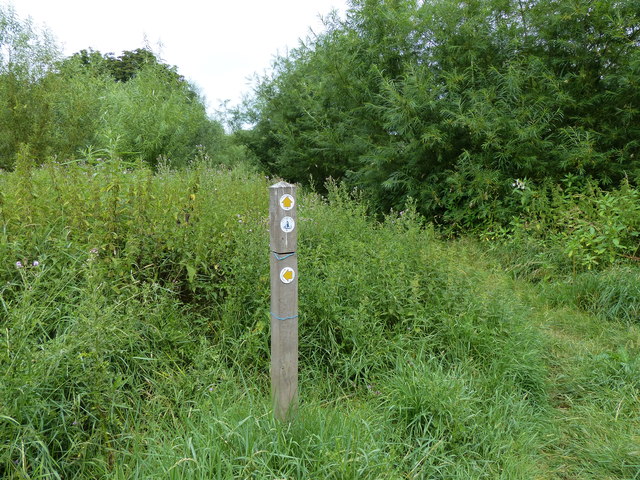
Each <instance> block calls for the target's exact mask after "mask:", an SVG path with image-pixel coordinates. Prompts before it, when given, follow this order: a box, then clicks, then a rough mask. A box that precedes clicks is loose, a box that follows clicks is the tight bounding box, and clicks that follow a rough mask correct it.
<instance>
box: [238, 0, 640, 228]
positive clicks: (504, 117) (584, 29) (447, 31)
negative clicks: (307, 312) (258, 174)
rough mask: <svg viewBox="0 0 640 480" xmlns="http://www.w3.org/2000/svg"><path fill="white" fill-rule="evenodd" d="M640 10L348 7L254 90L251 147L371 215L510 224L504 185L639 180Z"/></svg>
mask: <svg viewBox="0 0 640 480" xmlns="http://www.w3.org/2000/svg"><path fill="white" fill-rule="evenodd" d="M637 7H638V5H637V0H598V1H597V2H587V3H584V2H578V1H577V0H576V1H568V2H567V1H564V0H563V1H560V0H517V1H516V0H466V1H451V0H429V1H426V0H425V1H418V0H353V1H352V2H351V4H350V9H349V11H348V12H347V16H346V19H345V20H343V21H340V20H339V19H336V18H330V19H329V22H328V23H327V30H326V32H325V33H323V34H321V35H318V36H316V37H312V38H309V39H307V40H306V42H305V43H304V44H303V45H302V46H301V47H300V48H298V49H296V50H294V51H293V52H291V53H290V54H289V56H288V57H285V58H279V59H278V60H277V61H276V63H275V65H274V70H273V73H272V75H271V76H269V77H266V78H264V79H262V81H261V82H260V84H259V85H258V86H257V89H256V92H255V102H254V105H253V115H254V119H255V127H254V128H253V129H252V131H250V132H243V134H242V136H243V138H245V141H246V143H247V145H248V146H249V147H250V148H252V149H253V150H254V152H255V153H256V155H257V156H258V158H260V159H261V161H262V162H263V164H264V165H265V166H266V167H267V168H269V169H270V170H271V171H272V172H274V173H277V174H279V175H282V176H284V177H285V178H289V179H291V180H294V181H302V182H306V181H308V180H309V177H310V176H313V177H314V179H315V180H316V181H320V182H322V181H323V180H324V178H326V177H327V176H332V177H334V178H338V179H341V180H343V181H345V182H347V184H349V185H351V186H357V187H360V188H362V189H363V190H364V191H365V192H368V193H369V195H370V196H371V198H372V199H373V201H374V204H375V205H377V206H378V207H379V208H381V209H385V210H386V209H389V208H395V209H402V208H404V205H405V204H406V202H407V200H408V198H409V197H413V198H415V199H417V200H418V208H419V209H420V210H421V211H422V212H423V213H425V214H427V215H429V216H430V217H432V218H434V219H435V220H436V221H439V222H443V223H447V224H449V225H457V226H462V227H468V226H473V225H474V224H478V223H486V222H503V223H504V222H508V220H509V218H510V216H511V215H512V214H513V213H514V212H515V211H516V210H517V208H518V205H519V203H518V202H516V201H515V200H514V196H513V195H512V193H513V189H512V187H511V185H512V183H513V182H514V179H517V178H525V177H526V178H527V179H529V180H530V181H532V182H537V183H543V182H547V181H552V182H558V181H560V180H561V179H562V178H563V177H564V176H566V175H586V176H591V177H593V178H596V179H598V180H599V181H600V182H601V183H602V184H616V183H617V182H619V181H621V180H622V179H623V178H625V177H630V178H631V179H632V180H636V181H637V180H638V179H640V163H639V162H638V154H640V152H639V151H638V140H637V139H638V138H640V136H639V135H640V122H639V119H638V111H639V108H640V99H639V97H638V88H637V85H638V80H639V79H640V77H639V75H638V74H639V73H640V70H639V69H638V65H639V63H638V58H639V48H638V47H639V44H638V41H639V37H640V34H639V33H638V25H639V24H640V22H639V21H638V20H640V19H639V18H638V15H640V9H638V8H637Z"/></svg>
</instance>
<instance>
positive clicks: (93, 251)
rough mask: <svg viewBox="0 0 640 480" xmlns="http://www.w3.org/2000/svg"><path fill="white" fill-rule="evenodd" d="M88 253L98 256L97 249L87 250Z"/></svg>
mask: <svg viewBox="0 0 640 480" xmlns="http://www.w3.org/2000/svg"><path fill="white" fill-rule="evenodd" d="M89 253H90V254H91V255H98V249H97V248H92V249H91V250H89Z"/></svg>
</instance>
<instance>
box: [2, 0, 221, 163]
mask: <svg viewBox="0 0 640 480" xmlns="http://www.w3.org/2000/svg"><path fill="white" fill-rule="evenodd" d="M0 46H1V47H2V48H1V49H0V168H5V169H11V168H13V166H14V163H15V157H16V155H17V154H18V152H19V151H20V149H21V145H28V146H29V148H30V151H31V152H32V153H33V155H34V156H35V158H37V159H38V161H39V162H42V161H44V160H45V159H46V158H48V157H57V158H58V159H59V160H61V161H64V160H68V159H75V158H79V157H87V156H94V157H97V156H105V155H118V156H120V157H122V158H125V159H127V160H135V159H142V160H143V161H144V162H146V163H148V164H150V165H155V164H156V163H157V162H158V161H159V159H160V158H163V159H164V161H165V162H169V163H171V164H172V165H186V163H187V162H188V161H189V160H190V159H191V158H193V156H194V155H195V154H196V153H197V152H198V151H200V152H201V153H202V152H204V153H207V154H213V153H219V152H220V151H221V150H222V149H223V148H224V144H225V139H224V131H223V129H222V127H221V125H220V124H219V123H217V122H215V121H213V120H211V119H210V118H209V117H208V116H207V113H206V109H205V106H204V103H203V100H202V98H201V97H200V96H199V95H198V93H197V92H196V90H195V88H194V87H193V86H191V85H190V84H189V83H187V82H186V81H185V80H184V78H182V77H181V76H180V75H179V74H178V73H177V72H176V69H175V67H170V66H168V65H166V64H164V63H161V62H160V61H159V60H158V59H157V58H156V56H155V55H154V54H153V53H152V52H151V51H149V50H148V49H136V50H134V51H126V52H123V54H122V55H121V56H120V57H118V58H115V57H114V56H113V55H101V54H100V53H99V52H93V51H85V50H83V51H82V52H79V53H77V54H75V55H73V56H71V57H69V58H66V59H62V58H61V57H60V54H59V52H58V49H57V47H56V45H55V43H54V42H53V41H52V40H51V38H50V36H49V35H48V34H47V33H46V32H39V31H37V30H36V29H35V28H34V27H33V26H32V25H31V23H30V22H28V21H21V20H20V19H19V18H17V17H16V15H15V13H14V12H13V10H12V9H10V8H8V7H4V6H2V5H0Z"/></svg>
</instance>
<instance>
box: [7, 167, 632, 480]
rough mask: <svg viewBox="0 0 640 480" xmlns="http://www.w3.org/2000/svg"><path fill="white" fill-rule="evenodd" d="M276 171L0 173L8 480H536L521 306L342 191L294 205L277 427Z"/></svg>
mask: <svg viewBox="0 0 640 480" xmlns="http://www.w3.org/2000/svg"><path fill="white" fill-rule="evenodd" d="M272 182H273V180H270V179H267V178H264V177H262V176H260V175H258V174H256V173H253V172H251V171H250V170H248V169H246V168H234V169H227V168H221V167H213V166H211V165H209V164H207V163H204V162H200V163H196V164H194V165H192V166H191V167H190V168H189V169H187V170H186V171H180V172H177V171H172V170H169V169H166V168H161V169H160V170H159V172H158V173H157V174H153V173H152V172H151V171H149V170H148V169H146V168H144V167H142V166H141V165H131V164H127V163H123V162H120V161H115V160H101V161H94V162H92V164H90V163H86V162H84V163H83V162H72V163H70V164H68V165H64V166H62V165H56V164H49V165H46V166H45V167H43V168H41V169H37V170H36V169H34V168H33V166H32V164H31V162H29V159H28V156H27V155H25V156H23V157H22V158H21V159H19V161H18V166H17V168H16V172H14V173H11V174H7V173H4V174H0V192H1V194H0V222H1V223H0V227H1V228H0V235H1V236H2V242H0V254H1V255H0V294H1V297H0V298H1V302H0V333H1V334H2V335H0V372H2V373H0V477H3V478H10V479H11V478H16V479H17V478H34V479H35V478H123V479H124V478H175V479H183V478H184V479H187V478H188V479H191V478H208V479H209V478H301V479H302V478H305V479H307V478H335V479H356V478H357V479H360V478H371V479H378V478H389V479H397V478H461V479H462V478H464V479H470V478H509V479H516V478H522V479H529V478H536V477H539V478H544V476H545V475H546V474H547V473H548V472H549V468H550V467H549V462H548V461H547V460H546V455H547V452H548V451H549V450H550V447H549V445H550V443H552V441H553V440H552V439H553V438H554V435H555V433H554V432H555V427H554V425H553V422H554V413H553V412H554V410H553V407H554V403H553V398H552V396H550V395H549V393H550V391H553V388H555V387H553V386H552V385H550V379H551V378H553V377H552V375H551V373H552V372H551V371H550V367H554V365H553V364H552V363H551V364H550V362H549V356H548V354H547V353H546V352H547V351H548V349H549V346H550V343H549V341H548V340H547V339H545V338H544V337H543V335H542V334H541V332H540V330H539V328H538V327H537V326H536V324H535V323H534V322H532V321H531V312H532V307H531V305H529V304H527V303H526V302H524V301H522V300H520V299H519V296H518V295H514V292H513V289H512V288H513V287H512V285H511V284H510V283H509V282H508V281H506V277H505V276H504V275H502V274H498V273H496V272H493V271H490V270H489V269H487V268H486V265H483V264H482V262H477V261H476V259H473V258H472V257H473V255H474V251H472V250H468V249H466V248H465V247H455V246H451V245H446V244H444V243H443V242H442V241H441V240H439V239H438V236H437V234H436V233H435V232H434V231H433V230H432V229H431V228H429V227H428V226H426V225H424V223H423V220H422V219H421V218H420V217H419V216H417V215H416V214H415V212H413V211H412V210H408V211H407V212H403V213H402V214H394V215H390V216H388V217H387V218H385V219H384V220H383V221H381V222H377V221H374V220H372V219H370V218H369V217H368V216H367V215H366V208H365V206H363V205H362V204H361V203H360V202H359V201H358V200H357V199H355V198H354V197H353V196H351V195H349V194H348V193H347V192H346V191H344V190H343V189H341V188H339V187H336V186H330V187H329V195H328V197H327V198H323V197H320V196H317V195H315V194H311V193H307V192H302V194H301V198H300V199H299V205H300V209H299V225H300V227H299V228H300V230H299V255H300V258H299V266H300V312H301V313H300V314H301V316H300V369H301V371H300V388H301V392H300V397H301V405H300V412H299V415H298V417H297V418H296V419H295V420H294V421H293V422H292V423H290V424H279V423H277V422H275V421H274V420H273V418H272V415H271V412H270V407H269V405H270V400H269V397H270V392H269V388H270V387H269V374H268V369H269V357H268V352H269V332H268V325H269V307H268V302H269V291H268V284H269V275H268V230H267V228H268V222H267V218H266V217H267V211H268V209H267V198H268V197H267V187H268V185H269V184H270V183H272ZM18 262H19V263H18ZM634 358H635V357H629V359H628V361H627V363H626V364H628V365H635V363H633V362H635V360H634ZM607 361H608V362H609V360H607ZM610 363H611V368H614V369H615V368H618V367H616V365H618V364H616V361H615V360H612V361H611V362H610ZM625 368H626V367H625ZM630 368H631V370H630V372H632V373H624V374H623V376H622V377H620V378H621V380H620V381H621V382H622V383H621V384H620V385H622V387H621V388H623V389H626V390H625V391H626V392H627V393H626V394H625V395H627V397H624V398H628V395H631V394H632V393H633V392H637V390H636V388H637V385H636V383H634V380H633V378H634V377H633V375H634V374H633V372H635V370H633V369H634V368H635V367H630ZM616 371H617V370H616ZM622 371H625V370H624V369H623V370H622ZM603 377H604V374H603ZM591 381H592V380H590V379H585V380H584V382H587V383H588V382H591ZM576 385H582V384H581V383H580V382H577V383H576ZM607 388H609V387H607ZM616 388H617V387H616ZM567 392H569V388H568V386H567ZM597 398H600V397H597ZM633 411H635V410H634V409H633V408H631V409H630V410H629V414H630V415H631V414H632V412H633ZM616 438H619V439H623V438H627V437H624V436H623V435H620V436H618V437H616ZM574 445H575V444H574ZM607 458H611V457H607ZM614 458H619V457H614ZM627 463H629V462H627ZM625 468H626V467H625ZM602 471H604V472H609V473H610V474H611V475H617V474H616V473H615V472H616V471H617V470H616V469H615V468H614V467H613V466H612V467H611V468H610V469H607V468H606V467H603V470H602ZM625 471H628V470H625ZM612 472H613V473H612ZM612 478H614V477H612ZM619 478H623V477H619Z"/></svg>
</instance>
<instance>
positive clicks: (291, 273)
mask: <svg viewBox="0 0 640 480" xmlns="http://www.w3.org/2000/svg"><path fill="white" fill-rule="evenodd" d="M296 219H297V217H296V187H295V186H294V185H291V184H289V183H285V182H279V183H276V184H275V185H272V186H271V187H269V225H270V226H269V232H270V241H271V243H270V245H271V395H272V399H273V414H274V416H275V418H277V419H278V420H288V419H290V418H291V417H292V416H293V414H295V412H296V410H297V404H298V259H297V256H296V249H297V237H298V235H297V227H296Z"/></svg>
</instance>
